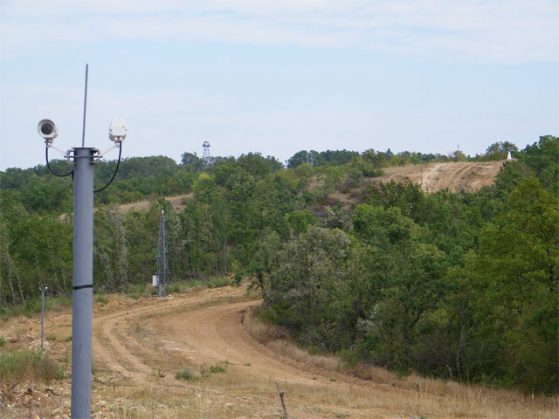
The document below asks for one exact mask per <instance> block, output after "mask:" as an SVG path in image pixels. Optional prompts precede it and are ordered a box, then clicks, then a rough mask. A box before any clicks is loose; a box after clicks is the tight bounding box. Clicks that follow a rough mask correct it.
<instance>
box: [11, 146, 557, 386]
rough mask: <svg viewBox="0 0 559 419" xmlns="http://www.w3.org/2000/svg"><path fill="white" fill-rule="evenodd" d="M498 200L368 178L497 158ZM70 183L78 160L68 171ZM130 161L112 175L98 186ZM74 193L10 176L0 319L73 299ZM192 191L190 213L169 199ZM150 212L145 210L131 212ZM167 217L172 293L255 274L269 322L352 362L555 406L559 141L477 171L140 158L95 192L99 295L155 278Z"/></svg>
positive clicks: (499, 149) (374, 163)
mask: <svg viewBox="0 0 559 419" xmlns="http://www.w3.org/2000/svg"><path fill="white" fill-rule="evenodd" d="M509 151H511V152H513V156H514V160H512V161H508V162H507V163H506V164H505V165H504V166H503V168H502V170H501V172H500V173H499V175H498V176H497V179H496V182H495V184H494V186H492V187H486V188H483V189H482V190H481V191H479V192H475V193H473V192H461V193H451V192H448V191H442V192H437V193H432V194H427V193H424V192H423V191H422V190H421V189H420V188H419V187H418V186H416V185H412V184H397V183H387V184H379V183H373V182H370V181H369V180H370V178H372V177H375V176H378V175H380V174H382V170H383V168H386V167H389V166H394V165H404V164H427V163H429V162H435V161H464V160H472V159H475V160H482V161H483V160H498V159H503V158H505V157H506V155H507V152H509ZM52 164H53V166H55V168H56V169H58V170H60V171H63V170H64V166H65V165H67V164H68V163H66V162H63V161H55V162H53V163H52ZM115 164H116V162H104V163H100V164H99V165H98V166H97V167H96V184H99V185H102V184H103V183H104V182H105V181H106V180H107V179H108V178H110V176H111V173H112V171H113V170H114V168H115ZM71 193H72V188H71V179H69V178H63V179H62V178H56V177H53V176H51V175H50V174H49V171H48V169H47V168H46V167H45V166H43V165H39V166H36V167H35V168H32V169H15V168H12V169H7V170H6V171H4V172H0V199H1V202H0V203H1V205H0V315H1V314H2V312H6V311H7V310H8V309H9V307H11V306H15V305H25V304H32V303H33V302H34V301H36V298H37V295H38V294H39V289H38V286H39V284H42V285H47V286H48V287H49V292H52V293H53V294H56V295H69V294H70V290H71V271H72V267H71V264H72V253H71V252H72V249H71V245H72V244H71V241H72V223H71V217H72V215H71V214H72V197H71ZM178 194H189V195H188V196H187V197H186V198H185V202H184V205H185V206H184V210H181V211H180V212H176V211H174V210H173V208H172V207H171V205H170V204H169V203H168V202H167V201H166V200H165V196H169V195H178ZM140 199H150V200H152V201H153V202H154V203H155V205H153V206H152V207H151V209H150V210H149V211H147V212H127V213H124V212H122V211H120V210H119V208H118V206H117V205H116V204H120V203H126V202H132V201H135V200H140ZM161 208H163V209H165V210H166V214H167V222H168V232H167V234H168V240H169V257H170V268H171V272H172V279H171V281H182V280H190V279H198V280H204V279H205V278H209V277H212V276H217V275H234V276H235V277H237V278H242V277H249V278H251V280H252V281H253V283H254V285H255V286H256V287H259V288H260V290H261V292H262V296H263V300H264V303H263V308H262V312H261V314H262V316H263V317H264V318H266V319H268V320H269V321H272V322H274V323H277V324H279V325H282V326H284V327H285V328H287V329H289V330H290V331H291V333H292V334H293V336H294V338H295V339H296V340H297V341H298V342H299V343H300V344H301V345H303V346H305V347H308V348H310V349H313V350H315V351H325V352H335V353H338V354H340V355H341V356H343V357H344V359H346V360H347V361H348V362H352V361H362V362H369V363H373V364H375V365H382V366H386V367H388V368H391V369H393V370H396V371H399V372H401V373H403V374H405V373H407V372H409V371H411V370H415V371H418V372H420V373H422V374H426V375H432V376H438V377H445V378H451V379H457V380H462V381H467V382H481V383H488V384H498V385H502V386H511V387H518V388H522V389H524V390H526V391H535V392H545V393H552V392H557V390H558V374H557V372H558V347H559V342H558V327H559V324H558V282H559V269H558V261H559V259H558V258H559V234H558V233H559V138H558V137H553V136H545V137H541V138H540V139H539V141H537V142H535V143H534V144H532V145H529V146H527V147H525V148H524V149H522V150H517V148H516V147H515V146H514V145H513V144H510V143H507V142H501V143H495V144H492V145H491V146H490V147H489V148H488V149H487V153H485V154H484V155H481V156H476V157H474V158H470V157H468V156H465V155H463V154H462V153H461V152H459V151H458V152H455V153H454V154H453V155H451V156H444V155H438V154H421V153H411V152H404V153H392V152H391V151H390V150H387V151H386V152H378V151H374V150H368V151H366V152H363V153H358V152H353V151H347V150H337V151H325V152H316V151H305V150H303V151H300V152H298V153H296V154H295V155H294V156H292V157H291V158H290V159H289V160H288V161H287V162H286V164H285V165H284V164H282V163H281V162H279V161H278V160H277V159H275V158H273V157H263V156H261V155H259V154H247V155H242V156H240V157H238V158H233V157H218V158H214V159H213V160H212V161H211V162H206V161H205V160H203V159H201V158H199V157H198V156H197V155H196V154H195V153H189V152H186V153H184V154H183V156H182V161H181V163H180V164H177V163H176V162H175V161H174V160H172V159H170V158H167V157H161V156H159V157H145V158H128V159H125V160H124V161H123V162H122V163H121V166H120V170H119V173H118V176H117V179H116V181H115V183H114V184H113V185H111V187H110V188H108V189H107V190H105V191H103V192H102V193H100V194H98V195H97V196H96V212H95V249H94V259H95V265H94V266H95V269H94V277H95V289H96V291H97V292H116V291H126V290H127V289H129V288H130V287H131V286H133V285H136V284H148V283H149V282H150V278H151V274H152V273H153V272H154V270H155V265H156V261H155V254H156V250H157V232H158V222H159V213H160V209H161Z"/></svg>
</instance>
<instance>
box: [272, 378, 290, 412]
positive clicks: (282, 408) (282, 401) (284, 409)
mask: <svg viewBox="0 0 559 419" xmlns="http://www.w3.org/2000/svg"><path fill="white" fill-rule="evenodd" d="M274 383H275V384H276V387H277V389H278V396H279V398H280V402H281V411H282V412H281V417H282V419H287V418H288V416H287V409H286V408H285V401H284V400H283V396H284V394H285V393H284V392H283V391H281V390H280V388H279V385H278V383H277V382H276V381H274Z"/></svg>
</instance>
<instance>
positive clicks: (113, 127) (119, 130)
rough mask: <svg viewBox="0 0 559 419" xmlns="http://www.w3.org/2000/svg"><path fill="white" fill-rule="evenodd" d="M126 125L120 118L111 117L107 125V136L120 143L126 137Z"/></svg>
mask: <svg viewBox="0 0 559 419" xmlns="http://www.w3.org/2000/svg"><path fill="white" fill-rule="evenodd" d="M127 132H128V127H127V125H126V121H125V120H124V119H122V118H113V120H112V121H111V123H110V125H109V138H110V139H111V141H114V142H115V143H121V142H122V141H124V139H125V138H126V133H127Z"/></svg>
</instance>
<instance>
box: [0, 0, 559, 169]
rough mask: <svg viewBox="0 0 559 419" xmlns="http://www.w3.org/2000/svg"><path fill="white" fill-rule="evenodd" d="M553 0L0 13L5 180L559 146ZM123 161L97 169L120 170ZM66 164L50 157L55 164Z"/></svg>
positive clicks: (8, 2)
mask: <svg viewBox="0 0 559 419" xmlns="http://www.w3.org/2000/svg"><path fill="white" fill-rule="evenodd" d="M558 28H559V2H558V1H556V0H530V1H527V0H507V1H502V0H459V1H455V0H416V1H410V0H343V1H342V0H276V1H267V0H216V1H201V0H188V1H186V0H182V1H179V0H167V1H165V0H160V1H153V0H118V1H116V0H111V1H109V0H83V1H76V0H49V1H46V0H45V1H42V0H2V1H0V132H1V133H2V135H0V170H5V169H6V168H9V167H21V168H28V167H33V166H36V165H38V164H44V145H43V142H42V139H41V138H40V137H39V136H38V134H37V122H38V121H39V120H41V119H43V118H50V119H53V120H54V121H56V123H57V127H58V131H59V136H58V138H57V139H56V140H55V142H54V145H55V146H56V147H57V148H59V149H61V150H63V151H64V150H68V149H70V148H72V147H77V146H80V144H81V136H82V114H83V102H84V79H85V65H86V64H88V65H89V89H88V103H87V125H86V126H87V130H86V137H85V145H86V146H89V147H96V148H98V149H100V150H105V149H107V148H109V147H110V146H111V143H110V141H109V139H108V135H107V134H108V126H109V122H110V120H111V119H112V118H113V117H122V118H124V119H125V120H126V121H127V123H128V137H127V138H126V140H125V142H124V144H123V156H124V157H125V158H128V157H134V156H150V155H164V156H168V157H171V158H173V159H175V160H177V161H180V158H181V155H182V154H183V153H184V152H191V153H194V152H195V153H197V154H198V155H201V154H202V143H203V142H204V141H209V142H210V144H211V154H212V155H216V156H217V155H219V156H229V155H233V156H239V155H241V154H243V153H245V154H246V153H249V152H258V153H261V154H263V155H264V156H268V155H270V156H274V157H276V158H278V159H279V160H280V161H282V162H284V161H286V160H287V159H288V158H289V157H290V156H292V155H293V154H295V153H296V152H297V151H300V150H317V151H323V150H327V149H331V150H333V149H348V150H355V151H360V152H361V151H364V150H367V149H375V150H381V151H384V150H386V149H388V148H390V149H391V150H392V151H393V152H400V151H404V150H409V151H419V152H426V153H427V152H433V153H441V154H447V153H450V152H452V151H454V150H456V149H458V148H459V149H460V150H462V151H463V152H465V153H466V154H470V155H475V154H481V153H483V152H484V151H485V150H486V148H487V147H488V146H489V145H490V144H492V143H494V142H496V141H510V142H513V143H514V144H516V145H517V146H518V147H519V148H523V147H524V146H526V145H527V144H532V143H534V142H536V141H537V140H538V138H539V136H541V135H547V134H551V135H559V29H558ZM115 154H116V153H115V152H114V151H113V154H110V153H109V154H108V155H107V156H106V158H107V159H115V158H116V155H115ZM58 156H60V155H56V154H54V156H53V157H58Z"/></svg>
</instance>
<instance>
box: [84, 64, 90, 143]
mask: <svg viewBox="0 0 559 419" xmlns="http://www.w3.org/2000/svg"><path fill="white" fill-rule="evenodd" d="M88 69H89V64H86V65H85V91H84V95H83V128H82V148H83V147H85V116H86V113H87V74H88Z"/></svg>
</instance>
